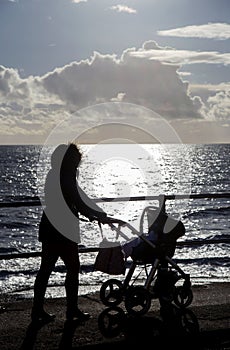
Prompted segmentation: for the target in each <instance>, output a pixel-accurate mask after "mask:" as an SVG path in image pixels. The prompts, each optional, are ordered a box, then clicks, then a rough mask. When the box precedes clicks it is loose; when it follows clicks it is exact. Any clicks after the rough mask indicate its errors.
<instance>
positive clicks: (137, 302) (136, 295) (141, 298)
mask: <svg viewBox="0 0 230 350" xmlns="http://www.w3.org/2000/svg"><path fill="white" fill-rule="evenodd" d="M150 306H151V295H150V293H149V291H148V290H147V289H145V288H144V287H142V286H135V287H130V288H129V289H128V292H127V294H126V298H125V308H126V310H127V312H128V313H129V314H130V315H133V316H141V315H144V314H146V312H148V310H149V309H150Z"/></svg>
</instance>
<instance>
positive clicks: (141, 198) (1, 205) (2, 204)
mask: <svg viewBox="0 0 230 350" xmlns="http://www.w3.org/2000/svg"><path fill="white" fill-rule="evenodd" d="M35 198H36V197H35ZM164 198H165V200H175V199H176V200H179V199H204V198H230V193H228V192H227V193H197V194H196V193H194V194H178V195H165V196H164ZM92 200H94V201H95V202H124V201H130V202H132V201H149V200H159V196H134V197H102V198H93V199H92ZM40 205H41V202H40V200H38V199H36V200H31V201H18V202H0V208H4V207H8V208H9V207H22V206H40Z"/></svg>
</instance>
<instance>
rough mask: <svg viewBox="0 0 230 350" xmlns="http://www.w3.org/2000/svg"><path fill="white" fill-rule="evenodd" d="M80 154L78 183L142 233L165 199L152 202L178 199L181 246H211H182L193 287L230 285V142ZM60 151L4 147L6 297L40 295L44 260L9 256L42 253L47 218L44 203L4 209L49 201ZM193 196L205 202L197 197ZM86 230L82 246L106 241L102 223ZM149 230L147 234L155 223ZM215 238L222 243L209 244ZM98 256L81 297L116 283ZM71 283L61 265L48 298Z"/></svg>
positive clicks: (2, 288) (2, 268)
mask: <svg viewBox="0 0 230 350" xmlns="http://www.w3.org/2000/svg"><path fill="white" fill-rule="evenodd" d="M80 148H81V151H82V154H83V158H82V163H81V165H80V169H79V177H78V181H79V183H80V185H81V187H82V189H83V190H84V191H85V192H86V193H87V194H88V196H90V197H91V198H92V199H94V200H95V201H97V205H99V206H101V208H102V209H103V210H105V211H106V212H107V213H108V215H109V216H111V217H114V218H118V219H122V220H124V221H126V222H127V223H129V224H130V225H131V226H133V227H134V228H135V229H136V231H138V232H140V231H141V227H140V222H141V217H142V213H143V211H144V210H145V208H146V207H149V206H150V207H153V208H157V207H158V206H159V201H158V199H156V198H154V199H151V196H162V195H166V196H170V195H174V196H175V199H171V200H167V201H166V212H167V213H168V214H169V215H171V216H172V217H174V218H176V219H179V220H181V221H182V222H183V223H184V225H185V229H186V232H185V235H184V236H183V237H181V238H179V240H178V241H182V242H186V241H194V242H195V241H200V240H202V242H203V243H205V244H203V243H202V244H201V243H199V244H194V245H187V246H186V245H178V246H177V248H176V250H175V254H174V256H173V259H174V260H175V261H176V263H178V265H179V266H180V267H181V268H182V269H183V270H184V271H185V272H186V273H189V274H190V276H191V281H192V284H204V283H205V284H207V283H215V282H229V281H230V274H229V266H230V258H229V257H230V247H229V237H230V236H229V228H230V219H229V213H230V196H229V193H230V186H229V185H230V182H229V179H230V174H229V168H230V157H229V154H230V144H203V145H200V144H198V145H197V144H189V145H188V144H187V145H184V144H164V145H162V144H99V145H81V146H80ZM53 149H54V146H52V147H51V146H42V145H2V146H0V159H1V164H0V173H1V178H0V202H1V204H2V206H1V207H0V293H1V294H2V295H16V296H17V297H19V298H20V297H23V298H24V297H31V296H32V295H33V284H34V280H35V277H36V274H37V271H38V268H39V263H40V257H29V255H28V257H26V258H17V257H14V258H13V259H4V258H3V257H4V256H5V254H7V255H9V256H11V255H12V254H17V253H31V252H39V251H40V250H41V243H40V242H39V241H38V226H39V220H40V217H41V214H42V206H41V205H38V206H32V205H30V203H28V205H27V206H19V207H4V205H3V203H8V202H11V203H14V202H21V201H22V202H30V201H33V200H34V199H36V198H38V197H39V198H40V199H41V201H42V200H43V186H44V181H45V176H46V174H47V171H48V170H49V167H50V154H51V152H52V151H53ZM218 194H220V197H218ZM225 194H226V197H224V196H223V195H225ZM193 195H202V196H201V197H202V198H199V196H198V198H191V196H193ZM206 195H207V197H205V196H206ZM212 195H214V196H213V197H212ZM133 197H135V200H131V199H132V198H133ZM182 197H183V198H182ZM193 197H194V196H193ZM106 198H107V199H108V198H110V201H108V200H106ZM118 198H119V199H118ZM138 198H140V199H141V200H139V199H138ZM146 220H147V219H146ZM80 225H81V243H80V247H98V246H99V244H100V242H101V240H102V235H101V231H100V229H99V227H98V224H97V223H95V222H85V221H81V223H80ZM143 227H144V230H145V229H146V228H147V227H148V222H145V223H144V226H142V228H143ZM102 230H103V236H106V237H107V238H108V239H110V240H118V241H119V240H120V242H121V244H123V243H124V236H122V235H121V236H120V235H119V234H117V231H116V230H111V228H110V227H109V226H108V227H107V225H103V228H102ZM121 230H122V228H121ZM124 230H125V232H124V233H125V235H126V237H127V236H128V237H129V239H133V238H132V237H133V236H135V235H134V234H133V232H128V230H127V228H124ZM134 238H136V237H134ZM210 239H211V240H212V242H213V241H214V242H215V243H209V240H210ZM223 240H224V242H223ZM218 241H220V242H218ZM95 257H96V252H88V253H81V254H80V261H81V273H80V294H86V293H88V292H91V291H95V290H99V288H100V286H101V284H102V283H103V281H105V280H106V279H108V278H111V276H109V275H107V274H104V273H101V272H99V271H95V270H94V262H95ZM113 277H114V276H113ZM116 278H119V279H123V278H124V276H123V275H122V276H120V275H119V276H117V277H116ZM144 278H145V277H143V279H144ZM64 280H65V267H64V265H63V262H62V261H61V260H58V262H57V265H56V267H55V270H54V271H53V273H52V274H51V276H50V280H49V286H48V289H47V296H52V297H54V296H55V297H59V296H64V295H65V291H64Z"/></svg>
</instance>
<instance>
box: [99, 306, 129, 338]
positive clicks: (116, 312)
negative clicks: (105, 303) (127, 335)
mask: <svg viewBox="0 0 230 350" xmlns="http://www.w3.org/2000/svg"><path fill="white" fill-rule="evenodd" d="M124 320H125V314H124V311H123V310H122V309H121V308H120V307H118V306H115V307H109V308H108V309H105V310H103V311H102V313H100V315H99V317H98V328H99V330H100V332H101V334H102V335H103V336H104V337H106V338H113V337H116V336H118V335H119V334H120V332H121V330H122V327H123V323H124Z"/></svg>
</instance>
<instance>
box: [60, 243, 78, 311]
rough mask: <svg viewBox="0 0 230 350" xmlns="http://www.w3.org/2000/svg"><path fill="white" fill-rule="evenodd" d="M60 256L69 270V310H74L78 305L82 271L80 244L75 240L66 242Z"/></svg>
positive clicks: (67, 287)
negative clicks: (80, 273)
mask: <svg viewBox="0 0 230 350" xmlns="http://www.w3.org/2000/svg"><path fill="white" fill-rule="evenodd" d="M60 257H61V259H62V260H63V262H64V264H65V266H66V270H67V272H66V279H65V290H66V302H67V310H74V309H77V307H78V288H79V272H80V260H79V253H78V245H77V244H76V243H74V242H65V243H64V244H63V246H62V251H61V253H60Z"/></svg>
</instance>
